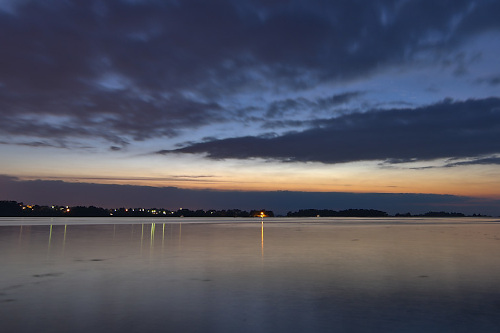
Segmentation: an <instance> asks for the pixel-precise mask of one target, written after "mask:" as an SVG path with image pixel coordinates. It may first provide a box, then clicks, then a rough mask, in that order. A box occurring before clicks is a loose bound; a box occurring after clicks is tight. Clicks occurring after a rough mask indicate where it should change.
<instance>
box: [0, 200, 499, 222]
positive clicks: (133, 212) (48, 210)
mask: <svg viewBox="0 0 500 333" xmlns="http://www.w3.org/2000/svg"><path fill="white" fill-rule="evenodd" d="M274 216H275V214H274V212H273V211H272V210H267V209H253V210H250V211H246V210H240V209H223V210H215V209H211V210H206V211H205V210H202V209H198V210H190V209H186V208H180V209H178V210H175V211H174V210H169V209H165V208H123V207H122V208H117V209H114V208H113V209H108V208H102V207H95V206H71V207H70V206H58V205H54V206H42V205H25V204H24V203H22V202H17V201H0V217H110V218H112V217H207V218H210V217H274ZM277 216H279V217H398V218H405V217H432V218H436V217H442V218H446V217H450V218H456V217H492V216H489V215H482V214H472V215H465V214H463V213H457V212H444V211H430V212H427V213H424V214H416V215H413V214H410V213H403V214H401V213H396V214H394V215H389V214H388V213H387V212H384V211H381V210H375V209H352V208H350V209H345V210H339V211H336V210H331V209H300V210H298V211H295V212H288V213H287V214H286V215H277Z"/></svg>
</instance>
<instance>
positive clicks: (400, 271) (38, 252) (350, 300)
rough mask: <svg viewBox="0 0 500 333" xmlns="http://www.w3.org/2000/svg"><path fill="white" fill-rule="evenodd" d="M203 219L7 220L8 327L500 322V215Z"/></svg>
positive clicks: (413, 326)
mask: <svg viewBox="0 0 500 333" xmlns="http://www.w3.org/2000/svg"><path fill="white" fill-rule="evenodd" d="M20 221H21V223H24V224H23V225H19V223H20ZM109 221H112V222H113V223H114V224H103V223H109ZM199 221H200V220H199V219H175V220H174V219H147V220H145V219H112V220H110V219H98V218H97V219H96V218H94V219H78V220H75V219H73V220H71V219H50V218H48V219H44V218H41V219H36V220H35V221H32V220H29V221H27V220H22V219H12V218H11V219H6V218H4V219H0V267H1V275H0V323H1V327H2V331H5V332H28V331H36V332H57V331H60V332H69V331H71V332H150V331H151V332H152V331H164V332H174V331H175V332H424V331H425V332H472V331H474V332H497V331H498V330H499V328H500V318H499V316H498V312H499V310H500V291H499V288H498V287H497V284H498V282H499V281H500V256H498V255H497V253H498V250H499V249H500V223H499V222H498V220H493V219H490V220H488V219H474V220H466V219H459V220H452V219H436V220H429V219H426V220H418V219H404V220H396V219H368V220H367V219H342V220H340V219H282V220H280V219H265V220H264V222H263V223H262V222H261V220H260V219H255V220H253V219H241V220H240V219H221V220H212V219H210V220H207V219H202V220H201V221H202V222H203V223H197V222H199ZM205 221H210V222H205ZM16 223H17V225H12V224H16Z"/></svg>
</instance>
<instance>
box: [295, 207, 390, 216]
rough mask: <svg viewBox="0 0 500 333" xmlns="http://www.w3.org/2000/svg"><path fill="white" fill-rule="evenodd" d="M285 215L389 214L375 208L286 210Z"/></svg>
mask: <svg viewBox="0 0 500 333" xmlns="http://www.w3.org/2000/svg"><path fill="white" fill-rule="evenodd" d="M286 216H287V217H317V216H321V217H387V216H389V214H387V213H386V212H383V211H381V210H375V209H346V210H340V211H336V210H331V209H301V210H299V211H297V212H288V213H287V214H286Z"/></svg>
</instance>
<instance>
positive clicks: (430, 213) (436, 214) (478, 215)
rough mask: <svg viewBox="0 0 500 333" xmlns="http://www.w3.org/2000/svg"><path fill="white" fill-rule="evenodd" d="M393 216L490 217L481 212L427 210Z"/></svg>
mask: <svg viewBox="0 0 500 333" xmlns="http://www.w3.org/2000/svg"><path fill="white" fill-rule="evenodd" d="M394 216H395V217H491V216H488V215H481V214H472V215H465V214H463V213H455V212H451V213H449V212H427V213H425V214H418V215H412V214H410V213H405V214H400V213H397V214H396V215H394Z"/></svg>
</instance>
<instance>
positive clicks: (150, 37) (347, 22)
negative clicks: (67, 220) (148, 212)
mask: <svg viewBox="0 0 500 333" xmlns="http://www.w3.org/2000/svg"><path fill="white" fill-rule="evenodd" d="M499 17H500V2H499V1H497V0H481V1H471V0H468V1H461V0H449V1H445V0H438V1H436V0H398V1H397V0H378V1H371V0H364V1H363V0H358V1H353V0H344V1H326V0H325V1H311V0H308V1H285V0H268V1H246V0H238V1H222V0H211V1H202V0H199V1H194V0H177V1H169V0H158V1H153V0H151V1H148V0H114V1H111V0H109V1H104V0H103V1H99V0H85V1H84V0H81V1H71V0H66V1H62V0H59V1H57V0H54V1H35V0H32V1H31V0H0V45H1V50H0V199H2V200H6V199H7V200H19V201H24V202H27V201H33V202H35V203H42V204H52V203H54V204H97V205H100V206H109V205H117V206H120V205H129V206H134V203H137V205H139V203H141V204H142V205H144V206H148V205H147V202H145V203H143V201H144V198H145V197H148V198H150V199H151V203H152V204H153V203H154V204H156V205H157V206H161V207H166V208H176V206H173V205H183V206H184V207H189V208H193V209H194V208H203V209H208V208H240V207H241V208H245V205H246V204H245V202H246V200H248V201H249V202H250V201H251V198H255V197H260V198H261V201H257V202H255V205H258V204H261V205H262V207H267V208H268V209H273V207H272V206H271V205H274V206H280V205H281V206H283V210H287V209H298V208H331V209H346V208H374V209H382V208H385V209H387V210H389V211H390V207H391V203H393V204H394V207H396V206H397V205H396V202H398V205H400V206H397V207H398V210H399V211H403V210H405V209H406V210H408V211H416V212H419V211H421V210H424V211H426V210H428V208H429V207H431V208H430V209H433V210H436V209H446V210H456V211H463V212H473V211H477V212H481V213H483V212H484V213H489V214H500V62H499V59H500V58H499V56H500V20H499V19H498V18H499ZM82 183H83V184H82ZM85 184H87V185H85ZM120 185H121V187H120ZM61 186H63V187H64V188H65V190H64V191H63V192H64V193H66V195H65V196H64V197H61V189H60V187H61ZM40 188H41V189H42V190H38V191H37V190H36V189H40ZM108 190H109V191H111V192H109V195H108V196H104V197H101V196H100V194H102V193H104V192H106V191H108ZM220 191H223V192H220ZM106 193H107V192H106ZM112 193H113V194H112ZM138 193H143V194H142V195H141V194H138ZM186 193H187V194H186ZM153 194H154V195H153ZM357 194H359V195H361V196H363V198H365V199H363V200H361V199H360V198H361V197H360V196H357ZM291 196H293V198H294V199H292V198H291ZM271 197H272V199H271ZM96 198H100V199H99V200H100V201H99V202H96ZM153 198H154V199H153ZM180 198H183V199H182V200H181V199H180ZM235 198H238V200H239V201H235V200H234V199H235ZM300 198H303V200H300ZM375 198H376V199H375ZM397 198H404V200H403V202H400V201H398V200H399V199H397ZM313 199H314V200H313ZM372 199H373V200H372ZM56 200H57V202H54V201H56ZM64 200H66V201H67V202H61V201H64ZM134 200H135V201H134ZM252 200H253V199H252ZM384 200H385V201H384ZM422 200H423V201H422ZM424 201H425V205H424V204H422V205H421V206H418V205H419V204H420V203H422V202H424ZM287 202H288V204H287ZM444 202H446V204H441V205H440V203H444ZM315 203H316V205H318V207H314V204H315ZM306 204H307V206H304V207H302V206H301V205H306ZM228 205H230V207H228ZM238 205H240V207H238ZM281 206H280V207H281ZM386 207H389V208H386ZM418 207H420V208H418ZM253 208H259V207H253Z"/></svg>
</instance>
